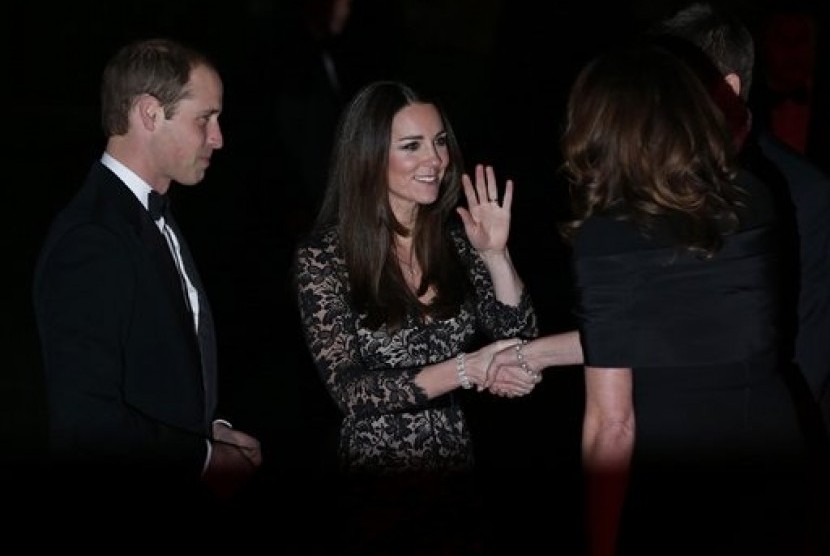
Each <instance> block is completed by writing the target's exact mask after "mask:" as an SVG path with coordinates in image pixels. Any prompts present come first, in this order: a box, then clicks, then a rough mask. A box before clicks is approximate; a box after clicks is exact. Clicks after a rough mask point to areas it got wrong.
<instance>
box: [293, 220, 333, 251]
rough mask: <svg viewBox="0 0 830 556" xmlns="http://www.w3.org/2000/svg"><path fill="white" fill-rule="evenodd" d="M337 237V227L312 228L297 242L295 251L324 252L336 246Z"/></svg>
mask: <svg viewBox="0 0 830 556" xmlns="http://www.w3.org/2000/svg"><path fill="white" fill-rule="evenodd" d="M339 237H340V234H339V233H338V231H337V226H334V225H332V226H325V227H322V228H314V229H312V230H310V231H309V232H308V233H307V234H305V235H304V236H302V237H301V238H300V239H298V240H297V250H298V251H303V250H307V249H314V250H325V249H328V248H331V247H333V246H335V245H337V243H338V241H339V239H338V238H339Z"/></svg>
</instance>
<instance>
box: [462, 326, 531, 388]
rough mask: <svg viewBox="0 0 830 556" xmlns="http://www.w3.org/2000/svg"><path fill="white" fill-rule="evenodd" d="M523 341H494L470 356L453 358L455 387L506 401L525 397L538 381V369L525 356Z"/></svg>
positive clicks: (514, 339)
mask: <svg viewBox="0 0 830 556" xmlns="http://www.w3.org/2000/svg"><path fill="white" fill-rule="evenodd" d="M527 345H528V343H527V340H523V339H520V338H510V339H506V340H497V341H495V342H493V343H492V344H489V345H487V346H484V347H483V348H481V349H479V350H478V351H475V352H471V353H459V354H458V355H457V356H456V358H455V366H456V374H457V375H458V383H459V384H460V385H461V387H462V388H464V389H470V388H472V387H473V386H475V387H476V390H477V391H479V392H482V391H484V390H488V391H489V392H490V393H491V394H495V395H497V396H503V397H507V398H515V397H519V396H525V395H527V394H529V393H530V392H532V391H533V388H535V387H536V385H537V384H539V383H540V382H541V381H542V369H541V367H539V366H535V365H533V364H532V363H531V359H529V358H528V355H527V354H526V353H525V347H526V346H527Z"/></svg>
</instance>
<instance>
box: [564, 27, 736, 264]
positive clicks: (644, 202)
mask: <svg viewBox="0 0 830 556" xmlns="http://www.w3.org/2000/svg"><path fill="white" fill-rule="evenodd" d="M562 148H563V159H564V163H563V166H562V170H563V172H564V173H565V175H566V176H567V178H568V181H569V183H570V187H571V201H572V210H573V213H572V216H573V220H571V221H569V222H566V223H564V224H563V225H562V226H561V231H562V233H563V236H564V237H565V238H566V239H572V237H573V235H574V234H575V233H576V232H577V230H578V229H579V227H580V226H581V225H582V223H583V222H584V221H585V220H586V219H587V218H589V217H591V216H592V215H595V214H605V215H611V216H613V217H615V218H619V219H625V220H630V221H632V222H634V224H635V225H636V226H637V227H638V229H639V230H640V231H641V232H642V233H643V234H644V235H649V234H650V233H651V232H652V231H653V230H654V229H655V228H656V227H657V223H658V221H662V222H668V223H670V224H671V227H670V229H671V230H672V231H673V232H674V235H675V238H674V239H675V240H676V242H677V245H679V246H680V247H682V248H685V249H688V250H691V251H695V252H698V253H699V254H702V255H704V256H707V257H708V256H711V255H712V254H713V253H715V252H716V251H717V250H718V249H719V248H720V247H721V245H722V235H723V234H725V233H730V232H732V231H734V230H735V229H736V228H737V226H738V217H737V213H736V209H737V208H738V207H739V206H740V204H741V203H740V199H741V196H742V190H741V189H740V188H739V187H738V186H737V185H736V183H735V177H736V175H737V171H738V166H737V164H738V163H737V158H736V156H737V155H736V152H735V150H736V148H735V145H734V143H733V141H732V138H731V134H730V132H729V131H728V129H727V127H726V123H725V121H724V117H723V114H722V113H721V111H720V110H719V109H718V107H717V106H716V105H715V103H714V101H713V100H712V98H711V97H710V95H709V94H708V92H707V90H706V88H705V86H704V85H703V83H702V82H701V81H700V79H698V77H697V75H696V74H695V73H694V72H693V70H692V69H691V68H689V67H688V66H687V65H686V64H685V63H684V62H682V61H681V60H680V59H679V58H677V57H676V56H674V55H672V54H671V53H669V51H667V50H665V49H664V48H661V47H659V46H655V45H653V44H647V43H646V42H645V41H643V42H639V43H636V44H630V45H627V46H625V47H620V48H616V49H614V50H612V51H609V52H607V53H605V54H603V55H600V56H598V57H597V58H595V59H594V60H592V61H591V62H589V63H588V64H587V65H586V66H585V67H584V68H583V69H582V71H581V72H580V73H579V74H578V76H577V78H576V80H575V82H574V84H573V86H572V88H571V91H570V95H569V98H568V102H567V111H566V124H565V130H564V133H563V136H562Z"/></svg>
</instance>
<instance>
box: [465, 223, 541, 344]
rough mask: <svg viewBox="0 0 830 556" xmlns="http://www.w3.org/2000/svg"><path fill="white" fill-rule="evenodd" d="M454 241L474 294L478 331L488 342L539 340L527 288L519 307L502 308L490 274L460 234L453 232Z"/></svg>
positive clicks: (534, 310) (534, 311)
mask: <svg viewBox="0 0 830 556" xmlns="http://www.w3.org/2000/svg"><path fill="white" fill-rule="evenodd" d="M453 240H454V241H455V244H456V247H457V248H458V253H459V255H460V257H461V260H462V262H463V264H464V265H465V266H467V267H468V268H469V269H470V275H471V277H472V281H473V286H474V287H475V291H476V317H477V321H478V323H479V328H480V330H481V331H482V332H483V333H484V334H485V335H486V336H487V337H489V338H491V339H497V338H510V337H514V336H520V337H522V338H535V337H536V336H538V335H539V326H538V323H537V318H536V309H535V308H534V306H533V301H532V299H531V297H530V294H529V293H528V291H527V288H524V289H523V290H522V294H521V298H520V300H519V304H518V305H516V306H515V307H513V306H511V305H505V304H504V303H502V302H501V301H499V300H498V299H496V295H495V292H494V290H493V281H492V280H491V278H490V273H489V272H488V271H487V267H486V266H485V265H484V261H482V260H481V257H480V256H479V255H478V253H477V252H476V250H475V249H473V246H472V245H471V244H470V242H469V241H468V240H467V237H466V235H464V232H463V230H461V229H457V230H454V231H453Z"/></svg>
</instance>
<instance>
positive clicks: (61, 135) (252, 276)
mask: <svg viewBox="0 0 830 556" xmlns="http://www.w3.org/2000/svg"><path fill="white" fill-rule="evenodd" d="M682 3H684V2H681V1H674V2H671V1H661V0H650V1H647V0H640V1H633V0H629V1H617V2H610V4H611V6H608V4H609V3H608V2H594V1H588V0H579V1H578V0H562V1H557V2H550V3H548V2H538V1H525V0H512V1H506V0H504V1H502V0H447V1H436V0H420V1H418V0H354V2H353V6H352V16H351V19H350V21H349V24H348V27H347V29H346V32H345V34H344V36H343V37H342V38H341V43H342V44H341V46H340V48H341V49H342V52H343V53H344V59H345V60H347V63H348V64H349V68H348V71H349V72H350V74H349V75H350V85H352V86H357V85H359V84H360V83H362V82H365V81H368V80H370V79H375V78H386V77H396V78H401V79H404V80H405V81H408V82H409V83H410V84H412V85H415V86H416V88H421V89H425V90H429V91H431V92H433V93H435V94H437V95H438V97H439V98H440V99H441V100H442V102H443V104H444V106H445V108H446V109H447V111H448V113H449V115H450V117H451V119H452V121H453V125H454V127H455V131H456V133H457V134H458V135H459V138H460V140H461V142H462V146H463V148H464V152H465V158H466V161H467V164H468V165H472V164H474V163H476V162H488V163H492V164H494V165H495V167H496V171H497V174H498V176H499V177H500V178H501V179H503V178H507V177H511V178H513V179H514V180H515V181H516V194H515V203H514V218H513V231H512V235H511V252H512V254H513V258H514V260H515V262H516V264H517V266H518V268H519V270H520V272H521V273H522V275H523V277H524V279H525V281H526V283H527V286H528V288H529V289H530V292H531V294H532V296H533V298H534V300H535V302H536V305H537V309H538V311H539V315H540V319H541V325H542V331H543V332H544V333H547V332H554V331H558V330H562V329H565V328H567V327H569V326H570V324H571V320H570V319H571V317H570V312H569V311H570V302H571V293H570V282H569V277H568V271H567V252H566V250H565V248H564V247H563V246H562V245H561V243H560V242H559V239H558V237H557V235H556V229H555V225H556V221H557V219H558V218H560V217H561V216H562V215H563V214H564V211H565V202H566V201H565V191H564V187H563V185H562V184H561V182H560V181H559V180H558V178H557V177H556V168H557V165H558V163H559V156H558V154H557V141H558V135H559V126H560V123H561V112H562V110H563V107H564V100H565V95H566V93H567V88H568V85H569V84H570V82H571V80H572V79H573V77H574V75H575V72H576V71H577V70H578V69H579V67H580V66H581V65H582V64H583V63H584V62H585V61H587V59H588V58H589V57H590V56H591V55H593V54H594V53H596V52H598V51H599V50H601V49H603V48H606V47H608V46H610V45H613V44H614V43H615V41H618V40H620V39H622V38H625V37H627V36H630V35H631V34H633V33H636V32H637V31H638V30H640V29H642V28H643V27H644V26H645V25H647V23H648V22H649V21H650V20H651V19H653V18H655V17H658V16H661V15H663V14H665V13H667V12H670V11H672V10H673V8H674V7H676V6H679V5H680V4H682ZM724 3H726V4H728V5H732V6H734V7H736V8H737V9H738V10H740V11H741V12H742V13H743V14H744V15H745V16H746V19H747V22H748V23H750V24H754V22H756V21H759V20H760V18H761V16H762V15H763V14H764V13H765V10H767V9H770V6H772V2H769V3H764V2H751V1H749V0H747V1H738V0H735V1H732V2H724ZM818 4H819V3H818V2H816V5H818ZM289 8H291V0H284V1H281V2H280V1H273V2H268V1H265V0H237V1H233V2H230V1H228V2H222V1H214V2H206V1H197V0H167V1H162V0H142V1H138V0H122V1H113V2H84V1H80V2H71V3H57V4H52V3H50V4H48V5H47V4H45V3H40V2H26V3H15V5H13V6H11V7H7V8H6V10H7V12H6V14H5V15H4V18H5V19H6V21H5V27H7V32H6V33H5V36H6V48H5V49H4V57H6V58H7V63H6V64H5V66H6V68H5V71H4V72H3V74H4V76H5V77H4V83H3V96H4V98H6V103H5V116H6V117H7V121H8V119H10V121H11V123H12V125H11V126H10V128H9V127H7V128H6V129H5V130H4V131H5V132H6V133H7V136H6V138H5V141H4V144H5V149H4V151H5V152H4V159H5V163H4V174H5V180H4V181H5V192H4V193H5V200H4V202H3V207H4V208H5V209H6V210H5V218H4V219H3V220H4V224H5V225H6V226H7V229H6V230H5V233H3V234H2V236H0V237H2V239H1V240H0V241H2V248H3V253H4V259H5V261H7V262H6V263H5V264H4V272H3V274H4V275H5V278H4V281H3V284H4V287H3V289H2V291H3V299H2V314H3V316H4V318H3V319H2V326H3V329H2V330H0V333H2V335H1V336H0V338H2V341H3V344H2V346H0V348H2V352H3V353H4V354H5V357H4V359H3V363H2V369H0V394H2V399H0V433H2V436H0V463H9V464H15V465H17V464H19V465H23V466H24V467H26V466H29V465H35V464H36V462H37V461H38V459H39V458H40V456H41V455H42V450H43V438H44V436H43V435H44V432H45V406H44V400H43V394H42V384H41V378H40V359H39V353H38V345H37V337H36V332H35V326H34V321H33V314H32V310H31V291H30V286H31V276H32V269H33V265H34V260H35V258H36V255H37V252H38V249H39V247H40V242H41V240H42V238H43V237H44V235H45V233H46V230H47V227H48V225H49V223H50V222H51V220H52V218H53V217H54V215H55V213H56V212H57V211H58V210H59V208H60V207H61V206H63V204H64V203H66V201H67V200H68V199H69V198H70V196H71V195H72V194H73V193H74V191H75V190H76V189H77V188H78V187H79V185H80V183H81V181H82V180H83V178H84V176H85V174H86V172H87V170H88V168H89V166H90V164H91V163H92V161H93V160H95V159H96V158H97V157H99V156H100V154H101V151H102V149H103V147H104V141H105V139H104V137H103V135H102V133H101V131H100V128H99V125H98V85H99V76H100V71H101V69H102V67H103V65H104V63H105V61H106V59H107V58H108V57H109V56H110V55H111V54H112V53H113V52H114V50H115V49H116V48H117V47H118V46H120V45H121V44H123V43H124V42H126V41H128V40H130V39H133V38H138V37H146V36H150V35H168V36H172V37H175V38H178V39H181V40H184V41H187V42H190V43H192V44H194V45H195V46H197V47H199V48H200V49H202V50H204V51H205V52H207V53H208V54H209V55H210V56H211V57H213V58H214V60H215V61H216V63H217V65H218V67H219V70H220V72H221V73H222V76H223V79H224V83H225V110H224V113H223V116H222V118H221V120H220V121H221V124H222V127H223V132H224V136H225V147H224V148H223V149H222V150H221V151H219V152H218V153H216V155H215V156H214V158H213V163H212V166H211V168H210V169H209V170H208V173H207V177H206V178H205V180H204V181H203V182H202V183H201V184H199V185H198V186H196V187H192V188H187V189H185V188H181V187H175V186H174V188H173V195H174V210H175V212H176V214H177V218H178V220H179V224H180V225H181V227H182V228H183V229H184V231H185V234H186V237H187V238H188V241H189V243H190V244H191V248H192V250H193V251H194V255H195V257H196V260H197V262H198V263H199V267H200V271H201V274H202V277H203V279H204V281H205V283H206V287H207V289H208V294H209V296H210V299H211V301H212V305H213V309H214V312H215V313H216V321H217V333H218V337H219V342H220V373H221V376H222V388H223V389H222V392H221V396H222V398H223V403H224V405H225V407H226V409H227V410H228V412H229V414H230V415H231V419H232V420H233V421H234V422H235V424H236V425H237V426H238V427H239V428H241V429H243V430H247V431H250V432H253V433H254V434H256V435H257V436H259V437H260V439H261V440H262V441H263V449H264V453H265V460H266V462H267V466H266V467H265V472H266V476H267V477H269V478H270V479H271V480H272V481H271V482H268V483H267V484H268V485H269V486H273V485H275V484H291V483H296V480H299V481H301V482H306V483H308V482H314V481H316V480H317V479H318V477H319V476H320V475H321V474H319V473H318V472H319V471H325V470H327V469H329V466H330V465H331V462H332V457H333V444H332V442H333V439H334V436H333V435H334V432H335V430H336V428H335V422H336V421H335V417H336V414H335V412H334V409H333V407H332V406H331V404H330V402H329V400H328V398H327V395H326V393H325V391H324V390H323V389H322V386H321V384H320V383H319V380H318V378H317V375H316V373H315V371H314V369H313V368H312V367H311V366H310V364H309V361H308V355H307V353H306V352H305V347H304V345H303V343H302V338H301V335H300V331H299V325H298V321H297V320H296V314H295V310H294V306H293V297H292V296H291V292H290V289H289V287H288V282H287V279H288V275H287V265H288V260H289V257H290V254H291V250H292V248H293V242H294V237H293V236H292V235H291V234H287V233H285V228H284V226H283V225H282V222H281V220H282V219H284V218H285V206H283V204H284V203H285V199H292V198H293V197H294V195H292V191H291V190H290V188H292V187H295V184H292V183H291V180H290V179H285V180H283V179H281V175H285V176H288V175H290V172H288V171H287V170H288V169H287V168H286V167H285V166H286V162H285V161H284V160H280V155H279V152H278V151H277V150H275V149H274V148H273V147H274V141H273V135H274V128H275V124H274V121H273V117H274V116H273V112H272V110H271V102H272V95H273V93H274V91H275V90H276V89H277V88H279V86H280V78H281V76H280V75H279V71H278V69H277V65H276V64H275V63H274V60H275V59H277V58H278V57H279V56H283V55H284V54H285V51H284V50H283V49H285V48H286V46H285V42H284V41H283V40H280V37H282V36H286V34H288V33H289V32H290V30H291V26H292V25H294V23H293V20H291V19H290V17H291V10H290V9H289ZM819 9H820V10H821V12H820V13H821V16H822V18H824V17H825V14H826V11H825V9H824V8H819ZM12 36H14V37H17V38H15V39H14V40H11V39H10V37H12ZM821 48H822V49H821V51H820V54H821V57H820V63H822V64H824V65H823V66H821V67H822V68H824V67H826V59H827V57H826V56H825V53H826V45H825V44H824V43H822V47H821ZM818 114H820V115H821V116H822V117H823V116H824V113H821V112H819V113H818ZM823 138H824V136H822V140H823ZM817 141H818V144H821V145H826V142H825V143H821V140H817ZM825 152H827V151H826V149H825ZM823 160H826V157H825V158H823ZM283 170H285V171H286V172H285V174H283ZM581 388H582V384H581V375H580V370H579V369H575V368H574V369H572V368H566V369H562V370H556V371H548V372H546V373H545V380H544V381H543V383H542V384H541V385H540V386H539V387H538V388H537V389H536V391H535V392H534V393H533V395H532V396H529V397H528V398H525V399H520V400H502V399H495V398H491V397H488V396H487V395H470V396H468V397H467V398H465V399H466V402H467V404H468V407H469V415H470V418H471V424H472V426H473V431H474V434H475V435H476V442H477V446H478V449H479V451H480V454H481V462H482V466H483V468H484V469H485V470H487V471H488V472H492V473H493V476H494V477H495V478H496V479H494V480H495V481H496V482H497V481H498V480H501V479H505V477H504V476H505V475H507V476H508V477H510V479H509V480H510V481H513V482H516V481H519V480H520V479H521V483H522V486H520V487H519V489H518V490H520V491H522V492H525V493H526V494H527V496H528V498H522V497H515V498H511V497H510V496H508V495H505V498H504V499H499V501H500V502H504V504H505V505H506V506H507V505H510V504H512V503H518V504H519V508H517V509H516V511H528V510H527V508H526V507H524V506H522V504H521V503H522V502H527V501H533V502H534V503H535V502H541V503H543V504H545V505H546V506H547V507H548V508H549V509H550V511H551V512H554V514H555V515H559V514H556V510H557V509H559V510H561V515H564V516H568V515H570V516H571V518H572V520H571V521H568V519H565V520H564V521H560V522H559V525H558V527H559V530H561V531H562V534H563V535H571V534H575V533H576V532H577V531H578V528H577V527H576V525H577V523H578V498H577V496H576V493H577V490H576V489H575V487H574V485H575V484H577V483H578V455H579V424H580V416H581V396H582V390H581ZM465 394H466V393H465ZM295 479H296V480H295ZM509 490H511V489H507V491H509ZM277 498H279V497H277ZM522 508H524V509H522ZM554 514H551V515H554ZM529 523H530V524H531V525H532V526H533V527H534V528H538V527H542V528H544V525H542V524H541V523H540V522H538V521H537V520H535V519H532V520H530V522H529ZM549 533H550V531H548V534H549Z"/></svg>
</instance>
